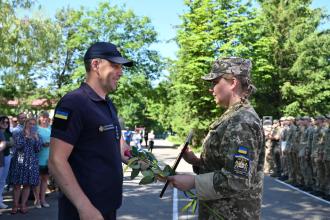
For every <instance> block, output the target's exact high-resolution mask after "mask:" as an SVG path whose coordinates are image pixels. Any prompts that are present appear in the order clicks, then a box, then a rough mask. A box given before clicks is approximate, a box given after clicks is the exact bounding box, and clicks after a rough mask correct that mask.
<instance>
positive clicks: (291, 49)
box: [256, 0, 330, 117]
mask: <svg viewBox="0 0 330 220" xmlns="http://www.w3.org/2000/svg"><path fill="white" fill-rule="evenodd" d="M259 2H260V3H261V8H262V10H261V15H260V19H261V20H260V23H259V24H260V26H261V27H262V29H261V30H262V32H261V34H262V36H263V37H262V38H261V39H260V40H259V42H258V44H259V45H261V48H262V49H263V51H264V52H266V53H262V54H261V56H263V58H264V59H260V56H258V55H257V54H256V55H257V59H256V62H260V60H262V62H265V63H267V65H266V67H267V68H260V66H259V65H258V63H257V67H258V68H257V76H258V78H260V79H261V80H260V81H258V88H259V92H258V94H257V96H256V103H257V111H258V112H261V113H262V114H263V115H265V114H270V115H273V116H276V117H279V116H281V115H282V114H286V115H294V116H296V115H303V114H309V115H315V114H325V113H326V112H328V111H329V110H330V108H329V104H327V103H329V92H330V91H329V86H328V84H329V83H327V82H326V81H327V80H329V74H328V73H329V60H328V58H329V33H328V31H324V32H322V33H321V32H320V31H319V30H318V27H319V25H320V23H321V22H322V19H323V18H326V14H325V12H323V11H322V10H320V9H312V8H311V6H310V4H311V1H305V0H296V1H285V0H280V1H278V0H264V1H259ZM265 40H266V41H268V46H267V45H264V44H263V43H264V41H265ZM267 54H268V55H267ZM260 76H261V77H260ZM262 76H263V77H262Z"/></svg>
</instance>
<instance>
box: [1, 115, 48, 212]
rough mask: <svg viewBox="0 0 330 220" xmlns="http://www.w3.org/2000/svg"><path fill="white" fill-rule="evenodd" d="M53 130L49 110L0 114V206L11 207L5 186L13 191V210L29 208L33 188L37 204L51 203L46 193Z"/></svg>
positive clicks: (42, 205) (19, 210)
mask: <svg viewBox="0 0 330 220" xmlns="http://www.w3.org/2000/svg"><path fill="white" fill-rule="evenodd" d="M50 131H51V128H50V118H49V113H48V112H46V111H42V112H41V113H40V114H39V116H38V117H32V116H30V117H27V115H26V113H24V112H22V113H20V114H18V115H17V117H8V116H0V209H6V208H8V205H7V204H5V203H4V200H3V191H4V188H5V186H7V187H8V188H12V191H13V206H12V208H11V214H16V213H17V212H21V213H23V214H25V213H27V212H28V208H27V201H28V199H29V197H30V196H31V195H30V194H32V193H31V192H33V195H34V205H35V207H36V208H42V207H45V208H48V207H50V205H49V204H48V203H47V201H46V196H45V195H46V191H47V186H48V178H49V174H48V166H47V164H48V157H49V144H50Z"/></svg>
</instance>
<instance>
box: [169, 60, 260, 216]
mask: <svg viewBox="0 0 330 220" xmlns="http://www.w3.org/2000/svg"><path fill="white" fill-rule="evenodd" d="M250 70H251V62H250V60H246V59H241V58H223V59H218V60H217V61H215V63H214V65H213V69H212V71H211V73H210V74H208V75H206V76H204V77H203V79H204V80H207V81H210V82H211V83H212V84H213V86H212V88H211V89H210V92H212V94H213V96H214V98H215V102H216V103H217V104H218V105H220V106H224V107H226V108H227V110H226V111H225V112H224V113H223V114H222V116H221V117H220V118H218V119H217V120H216V121H215V122H214V123H213V124H211V126H210V128H209V129H210V130H209V133H208V135H207V136H206V138H205V140H204V142H203V152H202V154H201V156H200V158H199V157H197V156H196V155H195V154H194V153H193V152H192V151H190V150H187V151H186V152H185V153H184V159H185V160H186V161H187V162H188V163H190V164H192V165H194V166H195V168H198V169H194V170H195V171H197V170H198V175H175V176H171V177H168V180H169V181H170V182H171V184H173V186H174V187H176V188H178V189H180V190H188V189H191V188H194V187H195V188H196V192H197V197H198V199H199V219H203V220H205V219H207V220H211V219H219V217H216V216H217V215H218V216H221V217H222V218H223V219H251V220H256V219H260V210H261V199H262V187H263V178H264V174H263V166H264V157H265V149H264V133H263V129H262V124H261V120H260V119H259V117H258V115H257V113H256V112H255V111H254V109H253V108H252V106H251V105H250V103H249V102H248V100H247V98H248V96H249V95H250V94H251V93H252V91H253V90H254V87H253V85H252V84H251V81H250ZM210 210H212V211H213V212H216V213H217V214H216V215H215V214H214V213H212V212H211V211H210Z"/></svg>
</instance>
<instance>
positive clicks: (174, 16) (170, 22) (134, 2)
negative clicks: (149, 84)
mask: <svg viewBox="0 0 330 220" xmlns="http://www.w3.org/2000/svg"><path fill="white" fill-rule="evenodd" d="M99 2H101V1H100V0H96V1H90V0H70V1H65V0H56V1H49V0H39V3H40V4H41V5H42V6H43V10H42V11H43V13H44V15H47V16H53V15H54V14H55V12H56V10H57V9H60V8H62V7H66V6H70V7H73V8H79V7H80V6H84V7H86V8H91V9H92V8H94V7H96V5H97V4H98V3H99ZM110 3H111V4H112V5H115V4H116V5H123V4H125V5H126V8H129V9H132V10H133V11H134V12H135V13H136V14H137V15H139V16H148V17H150V18H151V21H152V24H153V25H154V27H155V29H156V31H157V32H158V34H159V36H158V39H159V40H160V43H158V44H157V45H153V49H156V50H158V51H160V53H161V55H163V56H166V57H172V58H174V57H175V53H176V51H177V49H178V47H177V46H176V44H175V42H173V41H170V42H168V41H169V40H171V39H173V38H174V37H175V33H176V30H175V25H178V24H180V19H179V15H180V14H182V13H183V12H184V4H183V0H111V1H110ZM312 6H313V7H320V8H324V9H326V10H327V11H328V13H330V1H329V0H314V1H313V4H312ZM327 26H329V25H327Z"/></svg>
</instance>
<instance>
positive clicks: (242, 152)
mask: <svg viewBox="0 0 330 220" xmlns="http://www.w3.org/2000/svg"><path fill="white" fill-rule="evenodd" d="M238 153H239V154H244V155H246V154H248V148H247V147H243V146H240V147H239V148H238Z"/></svg>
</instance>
